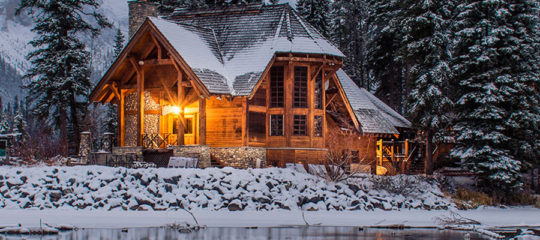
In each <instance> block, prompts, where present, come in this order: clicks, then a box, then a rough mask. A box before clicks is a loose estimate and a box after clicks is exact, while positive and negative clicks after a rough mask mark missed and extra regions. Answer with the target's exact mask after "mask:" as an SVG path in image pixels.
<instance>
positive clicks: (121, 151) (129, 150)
mask: <svg viewBox="0 0 540 240" xmlns="http://www.w3.org/2000/svg"><path fill="white" fill-rule="evenodd" d="M112 154H116V155H127V154H135V155H142V154H143V149H142V147H113V149H112Z"/></svg>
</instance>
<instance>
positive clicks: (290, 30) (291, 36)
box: [287, 9, 293, 41]
mask: <svg viewBox="0 0 540 240" xmlns="http://www.w3.org/2000/svg"><path fill="white" fill-rule="evenodd" d="M287 10H288V11H287V39H288V40H289V41H291V40H292V39H293V35H292V28H291V11H290V10H289V9H287Z"/></svg>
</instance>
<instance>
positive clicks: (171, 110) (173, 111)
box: [162, 105, 182, 116]
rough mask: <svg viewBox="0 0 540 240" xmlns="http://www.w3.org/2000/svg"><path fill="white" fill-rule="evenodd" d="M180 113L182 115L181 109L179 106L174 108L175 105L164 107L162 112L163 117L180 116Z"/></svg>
mask: <svg viewBox="0 0 540 240" xmlns="http://www.w3.org/2000/svg"><path fill="white" fill-rule="evenodd" d="M180 113H182V109H181V108H180V107H179V106H175V105H167V106H164V107H163V111H162V115H163V116H165V115H167V114H174V115H180Z"/></svg>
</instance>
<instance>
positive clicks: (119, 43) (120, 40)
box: [114, 29, 125, 58]
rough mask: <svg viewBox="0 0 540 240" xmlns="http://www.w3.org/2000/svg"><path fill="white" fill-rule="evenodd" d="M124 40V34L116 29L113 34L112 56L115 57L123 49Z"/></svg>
mask: <svg viewBox="0 0 540 240" xmlns="http://www.w3.org/2000/svg"><path fill="white" fill-rule="evenodd" d="M124 42H125V38H124V34H122V31H120V29H117V30H116V35H115V36H114V58H117V57H118V56H119V55H120V53H121V52H122V50H123V49H124Z"/></svg>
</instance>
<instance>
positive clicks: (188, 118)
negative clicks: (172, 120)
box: [184, 114, 197, 145]
mask: <svg viewBox="0 0 540 240" xmlns="http://www.w3.org/2000/svg"><path fill="white" fill-rule="evenodd" d="M184 120H185V126H184V144H185V145H194V144H196V141H195V138H196V134H197V131H196V125H197V121H196V120H197V119H196V118H195V114H186V115H184Z"/></svg>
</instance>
